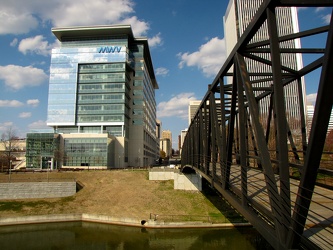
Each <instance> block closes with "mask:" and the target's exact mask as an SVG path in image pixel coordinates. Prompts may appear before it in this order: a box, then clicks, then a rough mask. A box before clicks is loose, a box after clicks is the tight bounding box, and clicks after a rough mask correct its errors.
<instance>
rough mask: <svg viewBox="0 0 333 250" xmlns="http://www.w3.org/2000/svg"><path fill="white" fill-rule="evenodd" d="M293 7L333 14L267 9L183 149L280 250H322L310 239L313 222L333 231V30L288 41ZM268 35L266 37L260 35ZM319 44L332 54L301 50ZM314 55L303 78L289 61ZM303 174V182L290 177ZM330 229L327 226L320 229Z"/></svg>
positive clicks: (215, 86) (290, 2) (276, 1)
mask: <svg viewBox="0 0 333 250" xmlns="http://www.w3.org/2000/svg"><path fill="white" fill-rule="evenodd" d="M290 6H295V7H309V8H315V7H332V6H333V2H332V1H328V0H316V1H315V0H313V1H311V0H307V1H297V0H263V1H262V4H261V6H260V7H259V9H258V10H257V13H256V14H255V15H254V16H253V18H252V21H251V23H250V24H249V25H248V27H247V28H246V29H245V31H244V33H243V35H242V36H241V37H240V38H239V40H238V42H237V44H236V45H235V47H234V49H233V50H232V52H231V53H230V55H229V56H228V58H227V60H226V61H225V63H224V64H223V66H222V68H221V69H220V71H219V73H218V74H217V76H216V77H215V79H214V80H213V82H212V83H211V84H210V85H209V88H208V91H207V93H206V95H205V96H204V98H203V99H202V101H201V104H200V106H199V108H198V111H197V112H196V115H195V116H194V118H193V119H192V122H191V124H190V126H189V128H188V131H187V135H186V137H185V140H184V144H183V147H182V165H183V166H185V165H191V166H193V167H194V168H195V169H196V170H197V171H199V172H200V173H201V174H202V175H203V176H204V177H205V178H206V179H207V180H209V181H210V182H211V183H212V185H213V186H214V187H215V188H216V189H217V190H218V191H219V192H220V193H221V194H222V195H223V196H224V197H225V198H226V199H227V200H228V201H229V202H230V203H231V204H232V206H234V207H235V208H236V209H237V210H238V211H240V212H241V213H242V214H243V215H244V216H245V217H246V219H247V220H249V221H250V222H251V223H252V224H253V225H254V226H255V227H256V228H257V229H258V231H259V232H260V233H261V234H262V235H263V236H264V237H265V238H266V240H267V241H268V242H270V243H271V244H272V246H273V247H274V248H283V249H285V248H293V247H294V248H296V247H299V246H300V244H305V243H306V242H307V244H309V245H311V244H317V241H318V239H317V241H313V239H314V238H315V237H314V236H317V235H319V234H318V232H317V233H313V234H312V235H311V236H309V235H308V232H309V228H308V226H309V223H310V224H311V219H312V217H313V218H316V217H318V216H319V215H321V216H323V217H326V219H327V221H329V222H330V223H332V218H330V217H331V215H330V216H329V215H327V214H323V213H320V212H319V213H318V212H317V211H318V210H317V209H319V210H320V209H323V207H321V208H319V207H318V206H319V205H320V204H322V205H323V204H324V202H321V201H320V199H319V201H314V197H316V196H317V195H316V193H315V189H316V190H317V186H316V181H317V174H318V172H319V171H320V169H321V167H322V166H324V162H323V161H322V155H323V150H324V145H325V139H326V136H327V132H328V125H329V120H330V115H331V110H332V104H333V94H332V93H333V84H332V82H333V70H332V69H331V67H332V65H333V50H332V49H333V24H332V21H331V22H330V23H329V25H327V26H322V27H316V28H313V29H310V30H303V31H300V32H296V33H293V34H282V33H281V32H280V31H279V30H278V24H277V23H278V22H277V18H276V16H277V13H279V10H280V7H290ZM262 27H265V29H266V31H265V32H266V36H262V35H261V34H259V33H260V32H263V29H264V28H262ZM318 35H320V38H319V39H323V37H324V39H326V41H324V43H323V45H320V44H321V43H318V44H314V47H312V48H306V49H304V48H299V47H297V46H296V45H295V44H297V41H299V39H303V38H305V37H307V38H309V37H312V38H313V39H316V36H318ZM258 38H260V39H258ZM317 39H318V38H317ZM294 45H295V46H294ZM305 54H307V55H315V56H314V57H313V60H312V61H310V62H308V63H307V65H305V66H301V67H299V68H295V67H293V66H292V65H291V64H289V63H288V60H286V58H287V57H291V58H294V59H295V58H297V57H298V56H300V55H305ZM258 69H260V71H259V70H258ZM313 72H319V80H318V90H317V100H316V104H315V110H314V114H313V119H312V121H311V122H310V124H311V127H310V129H309V128H307V122H306V120H307V117H306V113H305V102H304V99H305V98H304V95H305V93H304V82H303V79H304V77H307V76H308V75H309V74H312V73H313ZM311 84H313V83H311ZM290 93H294V95H290ZM291 104H295V105H291ZM326 166H327V165H326ZM253 168H255V170H253ZM253 171H254V172H253ZM295 171H296V172H297V171H298V176H299V181H296V182H294V179H293V178H291V176H290V173H291V172H295ZM254 176H260V178H259V177H258V178H259V179H258V180H257V181H256V179H254ZM277 176H278V177H277ZM259 180H260V181H259ZM259 184H260V185H263V186H262V187H261V186H260V185H259ZM257 185H259V187H260V188H258V186H257ZM322 192H323V193H325V192H326V190H325V191H322ZM326 196H328V197H329V195H326ZM325 202H326V201H325ZM327 202H330V201H327ZM312 207H313V208H312ZM324 210H325V213H330V214H332V211H326V209H324ZM315 213H317V214H315ZM315 222H316V220H315ZM322 225H325V223H324V222H323V220H322V219H321V220H320V221H317V224H313V225H312V226H316V227H317V226H322ZM326 228H327V227H325V229H326ZM321 231H326V232H329V230H321ZM313 242H315V243H313ZM311 247H312V246H311ZM324 247H325V246H324Z"/></svg>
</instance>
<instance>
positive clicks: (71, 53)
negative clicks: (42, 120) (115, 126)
mask: <svg viewBox="0 0 333 250" xmlns="http://www.w3.org/2000/svg"><path fill="white" fill-rule="evenodd" d="M105 44H106V43H105V41H103V42H101V43H100V46H98V45H97V44H95V45H90V46H93V47H88V48H86V47H84V48H83V47H77V48H72V47H69V48H68V47H66V46H73V43H68V45H67V44H66V43H62V48H58V49H53V50H52V57H51V67H50V82H49V103H48V119H47V124H48V125H49V126H68V125H73V126H75V125H77V123H78V122H80V121H77V120H76V118H77V116H76V112H77V105H76V103H77V94H78V83H79V84H80V83H82V84H83V83H87V85H86V86H81V89H79V91H80V93H84V91H85V90H86V92H88V91H90V90H92V91H90V93H94V92H97V90H98V88H103V89H104V90H108V88H109V89H113V90H116V89H117V88H119V89H120V88H121V89H122V90H124V86H119V85H116V86H111V85H112V84H111V83H119V82H122V83H123V85H125V63H126V62H127V61H128V53H127V48H126V47H125V46H122V47H120V48H121V49H120V51H119V52H118V51H115V52H113V53H100V52H99V51H100V48H101V47H103V46H104V47H105V46H106V45H105ZM81 46H82V44H81ZM88 46H89V45H88ZM103 62H104V63H105V62H106V63H107V64H101V63H103ZM120 62H121V63H123V64H118V65H122V68H121V70H122V72H118V70H119V68H116V67H115V68H112V63H120ZM81 64H82V65H81ZM94 64H96V65H98V64H101V65H102V66H103V67H104V68H102V72H103V70H104V72H105V73H101V71H98V67H97V69H94V68H93V66H94ZM108 64H111V66H109V67H108V66H107V65H108ZM89 66H91V67H89ZM79 70H80V73H81V74H79ZM114 70H116V71H117V72H116V73H113V71H114ZM107 72H109V73H107ZM100 83H104V85H103V84H100ZM108 83H109V85H108ZM89 84H90V85H89ZM89 88H90V89H89ZM110 98H111V97H110ZM86 99H88V97H86ZM78 101H80V102H81V103H82V102H84V100H82V99H81V100H78ZM92 101H93V100H92ZM115 119H116V120H117V121H121V120H122V119H119V117H116V118H115ZM93 120H94V118H91V121H93ZM97 121H99V122H101V120H97ZM82 122H85V120H84V119H83V121H82ZM122 122H123V121H122Z"/></svg>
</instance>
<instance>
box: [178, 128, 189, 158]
mask: <svg viewBox="0 0 333 250" xmlns="http://www.w3.org/2000/svg"><path fill="white" fill-rule="evenodd" d="M186 134H187V129H184V130H182V131H181V133H180V149H179V154H181V151H182V148H183V144H184V140H185V136H186Z"/></svg>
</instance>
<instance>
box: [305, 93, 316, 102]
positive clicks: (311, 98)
mask: <svg viewBox="0 0 333 250" xmlns="http://www.w3.org/2000/svg"><path fill="white" fill-rule="evenodd" d="M316 99H317V93H314V94H309V95H307V96H306V102H307V105H315V103H316Z"/></svg>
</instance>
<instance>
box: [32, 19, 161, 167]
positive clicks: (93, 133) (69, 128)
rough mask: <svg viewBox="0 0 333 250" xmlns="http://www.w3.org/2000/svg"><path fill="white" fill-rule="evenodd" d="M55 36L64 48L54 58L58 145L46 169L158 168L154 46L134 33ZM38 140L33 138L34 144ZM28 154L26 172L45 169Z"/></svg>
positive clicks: (62, 32) (101, 29)
mask: <svg viewBox="0 0 333 250" xmlns="http://www.w3.org/2000/svg"><path fill="white" fill-rule="evenodd" d="M52 32H53V34H54V35H55V36H56V37H57V38H58V40H59V41H60V42H61V45H60V47H59V48H54V49H53V50H52V55H51V67H50V82H49V96H48V118H47V125H48V126H50V127H52V128H53V129H54V135H55V137H57V138H58V139H57V140H58V144H57V146H56V148H55V154H54V155H52V154H51V153H49V152H47V154H46V156H45V157H46V158H47V159H45V161H47V162H51V164H52V166H57V167H65V168H76V167H80V168H88V167H91V168H99V169H105V168H113V167H117V168H119V167H127V166H147V165H149V164H151V163H153V162H154V160H155V159H157V158H158V156H159V150H158V144H159V141H158V137H157V134H156V101H155V90H156V89H158V84H157V82H156V78H155V74H154V68H153V64H152V60H151V56H150V51H149V46H148V40H147V38H136V37H134V36H133V33H132V29H131V26H129V25H114V26H89V27H66V28H53V29H52ZM45 136H46V137H48V136H50V137H52V136H51V135H45ZM36 138H38V136H37V135H36V134H35V135H29V136H28V138H27V143H29V141H30V140H32V141H35V142H36V140H37V139H36ZM40 138H41V140H44V139H43V136H41V137H40ZM27 154H28V155H29V157H28V158H27V161H29V162H27V167H29V166H33V167H44V165H43V162H42V164H41V165H39V166H38V161H37V160H36V159H33V157H32V153H31V152H27ZM42 155H43V154H42ZM42 155H40V156H36V157H43V156H42ZM36 164H37V166H36Z"/></svg>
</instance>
